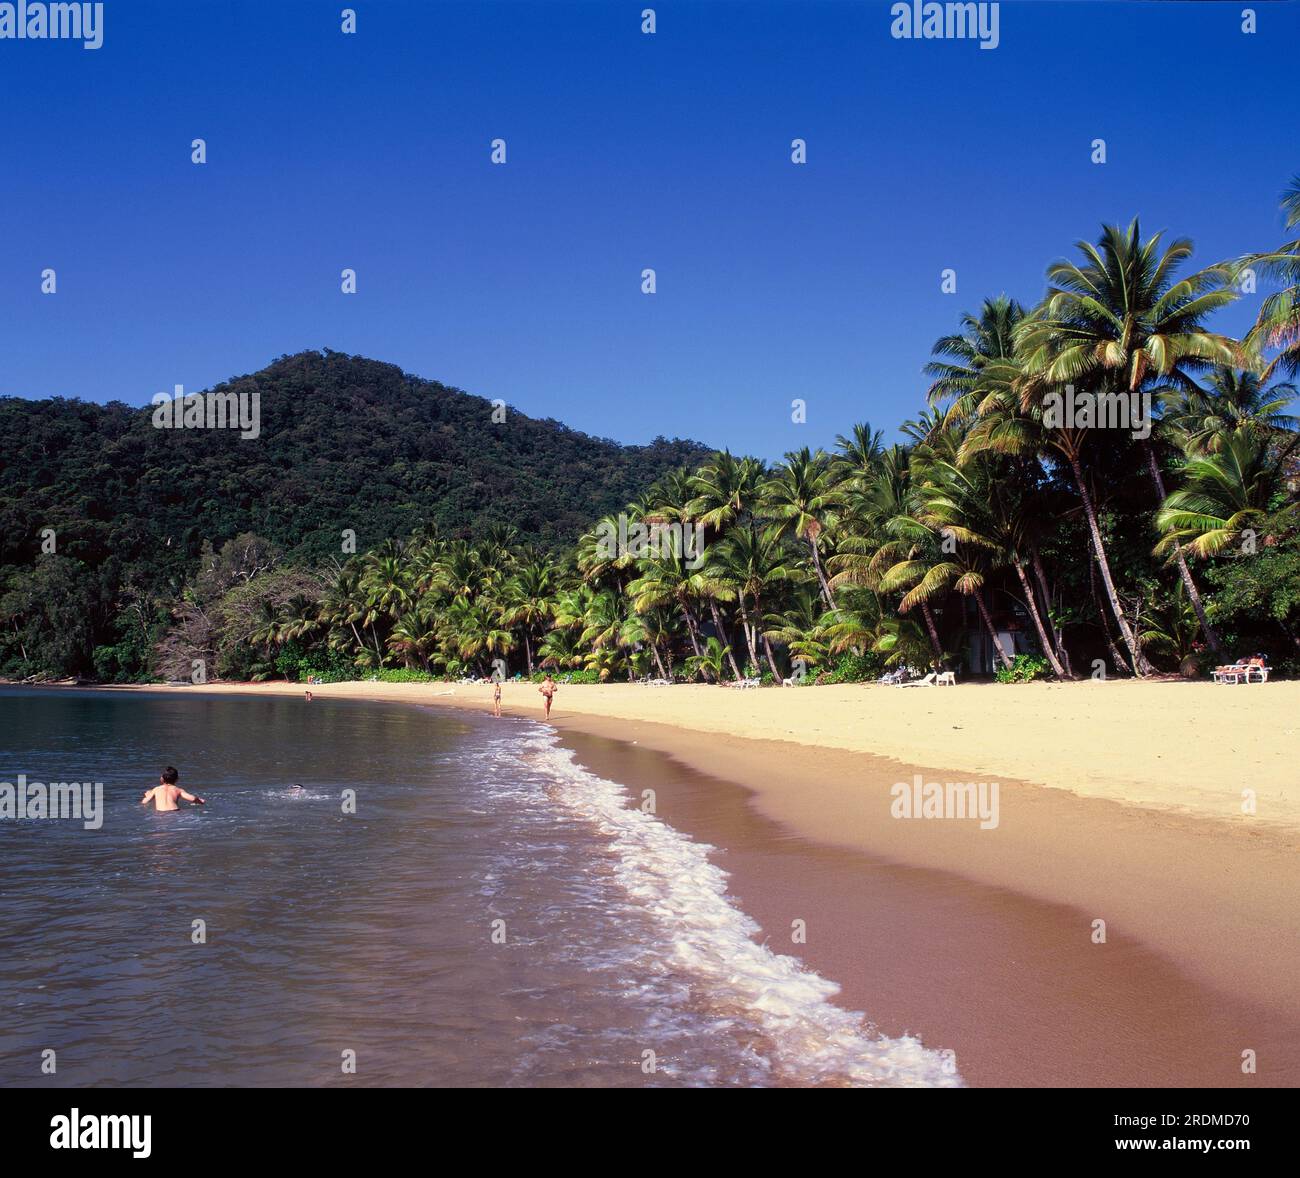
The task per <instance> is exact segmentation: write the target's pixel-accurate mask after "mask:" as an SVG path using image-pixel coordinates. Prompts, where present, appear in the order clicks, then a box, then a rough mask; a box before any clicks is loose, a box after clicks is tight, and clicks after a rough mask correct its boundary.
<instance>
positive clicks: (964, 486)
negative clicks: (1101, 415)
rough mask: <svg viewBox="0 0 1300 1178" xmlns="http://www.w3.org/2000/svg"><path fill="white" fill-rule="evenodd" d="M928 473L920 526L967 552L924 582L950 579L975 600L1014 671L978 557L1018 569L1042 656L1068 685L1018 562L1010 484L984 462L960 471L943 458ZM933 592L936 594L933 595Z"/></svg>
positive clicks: (1017, 524) (1018, 534) (1018, 532)
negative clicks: (985, 589) (990, 605)
mask: <svg viewBox="0 0 1300 1178" xmlns="http://www.w3.org/2000/svg"><path fill="white" fill-rule="evenodd" d="M924 471H925V481H924V484H923V486H922V489H921V500H922V506H921V509H920V511H919V512H918V515H919V517H920V519H921V522H922V523H925V524H928V525H929V526H930V527H932V528H935V529H936V530H938V531H939V532H941V533H944V534H946V535H947V536H949V537H951V538H952V540H953V541H955V542H956V544H957V545H958V546H959V551H960V549H961V548H962V547H964V548H966V549H968V550H969V551H968V552H967V553H965V554H964V557H963V559H962V560H961V561H957V562H951V564H950V565H949V567H947V568H946V569H945V568H944V566H942V565H940V566H936V567H934V568H932V569H931V570H930V572H929V573H928V574H927V577H926V581H929V582H933V583H934V585H935V586H937V585H938V584H941V583H942V582H943V581H944V579H945V578H946V579H947V580H949V581H950V582H951V583H952V584H953V586H954V587H955V588H956V589H957V590H958V591H959V592H964V593H969V594H970V595H971V596H972V597H973V598H974V600H975V604H976V607H977V609H978V610H979V614H980V617H981V618H982V619H983V621H984V626H985V629H986V631H987V632H988V635H989V638H990V640H991V641H992V643H993V645H994V648H995V649H996V650H997V652H998V656H999V657H1000V658H1001V659H1002V664H1003V666H1006V667H1010V666H1011V657H1010V655H1009V654H1008V653H1007V651H1006V650H1005V649H1004V648H1003V646H1002V643H1001V641H1000V640H999V638H998V636H997V631H996V630H995V629H994V627H993V622H992V619H991V618H990V616H989V611H988V608H987V606H986V604H985V601H984V595H983V573H982V571H981V569H980V567H979V566H980V563H981V562H980V561H979V559H978V554H980V553H983V554H985V556H986V557H987V558H988V559H989V560H990V561H991V562H992V563H994V564H995V565H996V564H999V563H1003V562H1005V563H1006V564H1011V565H1014V567H1015V570H1016V574H1017V576H1018V577H1019V580H1020V585H1021V588H1022V589H1023V590H1024V593H1025V598H1026V601H1027V603H1028V607H1029V612H1030V616H1031V617H1032V618H1033V621H1034V626H1035V628H1036V630H1037V632H1038V640H1039V643H1040V644H1041V646H1042V648H1043V653H1044V654H1045V655H1046V656H1047V659H1048V661H1049V662H1050V663H1051V665H1052V670H1053V671H1054V672H1055V674H1056V676H1057V678H1058V679H1064V678H1065V668H1064V667H1063V666H1062V665H1061V662H1060V660H1059V659H1058V658H1057V656H1056V651H1055V649H1054V647H1053V644H1052V642H1051V640H1050V639H1049V638H1048V636H1047V629H1046V627H1045V626H1044V625H1043V620H1042V617H1041V615H1040V614H1039V612H1038V604H1037V602H1036V601H1035V600H1034V594H1033V591H1032V589H1031V588H1030V585H1029V579H1028V577H1027V576H1026V575H1025V568H1024V562H1023V560H1022V558H1021V556H1020V551H1021V538H1022V536H1023V530H1024V526H1025V524H1024V517H1023V516H1022V515H1021V514H1020V513H1018V512H1016V511H1015V510H1014V509H1013V508H1012V506H1011V504H1010V503H1009V502H1008V495H1009V488H1010V486H1011V481H1010V479H1006V478H1004V479H1001V480H999V479H995V478H994V477H993V472H992V470H991V469H990V468H989V464H988V462H987V460H986V456H981V459H978V460H976V461H973V462H968V463H967V464H966V465H965V466H958V465H956V464H955V463H953V462H950V461H948V460H946V459H943V458H933V459H930V460H929V461H927V462H926V464H925V467H924ZM923 583H924V582H923ZM932 591H933V588H932V589H931V590H930V592H932ZM913 592H917V590H913ZM909 596H911V594H909ZM906 600H907V599H906V598H904V601H906Z"/></svg>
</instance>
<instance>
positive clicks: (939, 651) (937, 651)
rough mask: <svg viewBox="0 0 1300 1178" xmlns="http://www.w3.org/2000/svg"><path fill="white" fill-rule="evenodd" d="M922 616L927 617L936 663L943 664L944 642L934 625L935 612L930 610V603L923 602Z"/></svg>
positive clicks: (926, 621) (936, 664)
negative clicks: (941, 640) (940, 639)
mask: <svg viewBox="0 0 1300 1178" xmlns="http://www.w3.org/2000/svg"><path fill="white" fill-rule="evenodd" d="M921 616H922V617H923V618H925V628H926V630H927V631H928V632H929V634H930V645H931V646H933V647H934V665H935V667H936V668H939V667H942V666H943V644H942V643H941V642H940V641H939V631H938V630H937V629H936V628H935V625H934V614H932V613H931V612H930V603H929V602H928V601H923V602H921Z"/></svg>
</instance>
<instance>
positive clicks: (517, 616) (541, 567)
mask: <svg viewBox="0 0 1300 1178" xmlns="http://www.w3.org/2000/svg"><path fill="white" fill-rule="evenodd" d="M554 595H555V566H554V565H553V564H551V562H550V561H548V560H537V559H533V560H525V561H521V562H519V563H518V564H516V566H515V571H514V575H513V576H512V577H511V578H510V580H509V581H508V582H507V583H506V586H505V590H504V594H503V599H502V613H501V620H502V621H503V622H505V624H506V625H508V626H519V627H521V628H522V630H523V638H524V659H525V662H526V664H527V667H528V673H529V674H530V675H531V674H532V673H533V645H532V635H533V633H534V632H535V631H541V630H543V629H544V628H545V626H546V624H547V623H548V622H549V621H550V619H551V616H552V614H553V613H554V609H555V604H554V600H553V598H554Z"/></svg>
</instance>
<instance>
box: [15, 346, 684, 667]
mask: <svg viewBox="0 0 1300 1178" xmlns="http://www.w3.org/2000/svg"><path fill="white" fill-rule="evenodd" d="M213 391H215V392H218V393H227V392H234V393H237V394H244V395H246V396H247V394H251V393H253V392H256V393H257V394H258V406H259V413H260V422H259V425H260V429H259V433H258V436H257V437H256V438H244V437H241V436H240V431H239V430H237V429H233V428H229V429H159V428H155V427H154V414H155V408H154V407H153V406H149V407H145V408H143V409H142V408H135V407H131V406H127V405H124V404H121V403H112V404H108V405H99V404H94V403H88V402H84V401H80V400H75V399H65V398H53V399H48V400H25V399H20V398H16V397H6V398H3V399H0V455H2V456H3V457H2V458H0V674H3V675H6V676H10V677H27V676H33V675H37V676H52V677H64V676H84V677H97V678H105V679H121V680H134V679H140V678H147V677H150V676H151V675H152V673H153V666H152V664H153V660H154V646H155V644H156V643H157V641H158V640H159V638H160V637H161V635H162V632H163V631H164V630H165V629H166V626H167V625H168V624H170V621H171V619H172V614H173V612H174V610H175V608H176V607H177V605H178V603H179V602H180V600H181V599H182V597H183V596H184V594H185V592H186V590H187V586H188V585H189V584H190V582H192V581H193V579H194V578H195V577H196V576H197V575H198V573H199V569H200V561H201V556H202V554H203V552H204V551H205V550H209V551H216V552H219V551H220V550H221V549H222V547H223V546H224V545H226V544H227V543H229V542H231V541H233V540H234V539H235V538H236V537H239V536H241V535H245V534H250V533H253V534H256V536H257V537H258V538H259V539H260V540H261V541H262V542H264V543H265V544H266V545H267V549H268V550H269V551H274V553H275V560H276V561H277V562H284V563H285V564H287V565H289V566H296V567H299V568H311V569H322V568H328V567H331V562H335V561H337V562H342V561H344V560H345V559H346V558H347V555H348V553H347V552H346V551H345V545H344V540H343V539H342V533H343V531H344V529H351V530H352V531H353V532H355V549H354V550H355V551H356V552H365V551H366V550H367V549H369V548H373V547H376V546H378V545H379V544H380V543H381V542H382V541H383V540H385V539H386V538H389V537H394V536H402V535H406V534H408V533H410V532H413V531H416V530H418V529H423V528H429V527H434V528H436V529H438V530H439V532H440V533H441V534H442V535H444V536H446V537H448V538H455V537H464V538H468V537H471V536H475V535H480V534H482V533H484V531H485V530H486V529H488V528H489V527H490V526H492V525H493V524H509V525H510V526H511V527H512V528H513V529H514V534H516V535H517V536H518V537H519V538H520V539H521V540H522V541H526V542H529V543H533V544H536V545H537V546H538V547H539V549H541V550H543V551H558V550H559V549H560V548H562V547H563V546H565V545H568V544H572V542H573V541H574V540H575V539H576V538H577V536H578V535H579V534H580V533H581V532H582V530H583V529H584V528H585V527H587V526H588V524H589V522H590V520H591V519H592V518H593V517H595V516H598V515H601V514H603V513H604V512H607V511H611V510H615V509H617V508H618V507H620V506H621V505H622V504H623V503H625V502H627V501H628V500H629V499H631V498H633V497H635V496H636V495H637V494H639V493H640V492H642V491H643V490H644V489H645V488H646V487H648V486H649V485H650V484H651V483H653V482H654V481H655V479H657V478H658V477H660V476H661V475H663V474H664V473H666V472H667V471H668V470H670V469H673V468H675V467H678V466H681V465H683V464H686V465H690V464H693V463H698V462H699V461H700V460H701V459H702V458H703V457H704V456H705V455H706V453H707V451H706V449H705V448H704V447H703V446H701V445H698V444H696V443H692V442H682V441H666V440H664V439H657V440H656V441H654V442H653V443H651V444H650V445H648V446H620V445H618V444H617V443H614V442H610V441H605V440H602V439H598V438H592V437H589V436H587V435H585V434H582V433H578V432H577V431H574V430H571V429H569V428H567V427H565V426H564V425H562V424H560V423H559V422H556V421H551V420H546V421H540V420H534V419H532V418H529V417H526V416H524V415H523V414H520V413H517V412H516V411H515V410H514V409H513V408H509V409H505V410H502V409H501V408H500V407H494V405H493V403H492V402H490V401H487V400H484V399H483V398H480V397H475V396H471V395H469V394H466V393H463V392H460V391H459V390H456V389H452V388H448V387H446V386H444V385H441V384H438V383H436V382H434V381H428V380H421V379H418V378H416V377H414V376H410V375H408V374H406V373H404V372H402V371H401V370H400V369H399V368H397V367H395V366H394V365H392V364H384V363H379V362H377V361H374V360H367V359H363V358H360V357H354V356H347V355H344V354H342V353H338V352H330V351H326V352H324V353H318V352H304V353H302V354H299V355H294V356H285V357H283V358H281V359H280V360H278V361H276V362H275V363H273V364H271V365H270V366H269V367H267V368H265V369H263V370H262V371H260V372H257V373H254V374H252V375H250V376H242V377H239V378H237V379H234V380H231V381H229V382H227V383H226V384H224V385H221V386H219V388H218V389H216V390H213ZM245 403H246V404H247V403H248V401H247V399H246V402H245ZM494 408H495V413H494ZM494 416H495V418H496V420H493V418H494ZM45 529H50V530H51V531H49V532H46V531H45ZM51 549H52V550H51Z"/></svg>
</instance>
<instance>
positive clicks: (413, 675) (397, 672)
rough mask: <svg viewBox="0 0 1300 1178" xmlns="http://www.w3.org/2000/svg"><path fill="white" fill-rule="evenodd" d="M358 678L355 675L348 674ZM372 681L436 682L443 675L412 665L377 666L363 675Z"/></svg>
mask: <svg viewBox="0 0 1300 1178" xmlns="http://www.w3.org/2000/svg"><path fill="white" fill-rule="evenodd" d="M350 678H352V679H356V678H359V676H357V675H352V676H350ZM364 678H365V679H367V680H369V681H370V682H372V683H437V682H439V681H440V680H441V679H442V678H443V676H441V675H431V674H429V672H428V671H418V670H416V669H415V668H413V667H379V668H378V669H376V670H374V671H371V672H370V673H369V674H367V675H365V676H364Z"/></svg>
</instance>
